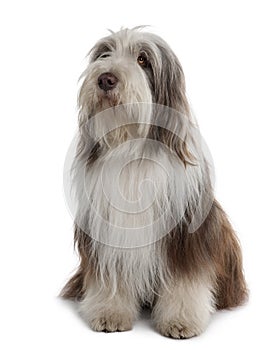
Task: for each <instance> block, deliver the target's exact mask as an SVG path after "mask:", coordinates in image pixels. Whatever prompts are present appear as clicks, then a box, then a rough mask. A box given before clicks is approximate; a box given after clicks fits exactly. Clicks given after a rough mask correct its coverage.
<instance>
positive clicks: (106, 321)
mask: <svg viewBox="0 0 280 350" xmlns="http://www.w3.org/2000/svg"><path fill="white" fill-rule="evenodd" d="M90 327H91V329H93V330H94V331H96V332H124V331H129V330H131V329H132V320H131V319H130V318H128V317H127V316H125V315H120V314H111V315H104V316H101V317H98V318H94V319H93V320H92V321H91V322H90Z"/></svg>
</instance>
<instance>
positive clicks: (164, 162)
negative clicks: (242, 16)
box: [61, 27, 248, 339]
mask: <svg viewBox="0 0 280 350" xmlns="http://www.w3.org/2000/svg"><path fill="white" fill-rule="evenodd" d="M82 79H83V80H82V84H81V88H80V92H79V96H78V103H79V134H78V144H77V149H76V155H75V159H74V162H73V166H72V170H71V171H72V175H71V176H72V184H73V188H74V192H75V199H74V200H75V203H76V209H75V213H74V215H75V233H74V236H75V237H74V239H75V243H76V246H77V249H78V252H79V256H80V264H79V267H78V269H77V271H76V273H75V274H74V276H73V277H72V278H71V279H70V280H69V282H68V283H67V284H66V285H65V287H64V289H63V290H62V293H61V295H62V296H63V297H64V298H68V299H74V300H77V301H78V302H79V310H80V313H81V315H82V317H83V318H84V319H85V320H86V321H87V322H88V323H89V325H90V327H91V328H92V329H93V330H95V331H105V332H115V331H127V330H130V329H132V326H133V322H134V321H135V320H136V319H137V317H138V316H139V314H140V312H141V310H142V308H143V307H148V308H149V309H151V317H152V319H153V322H154V325H155V328H156V329H157V330H158V331H159V333H160V334H162V335H164V336H167V337H172V338H177V339H180V338H190V337H193V336H196V335H199V334H201V333H202V332H203V331H204V330H205V329H206V327H207V325H208V323H209V321H210V318H211V314H212V313H213V312H214V311H215V310H219V309H229V308H232V307H236V306H238V305H241V304H243V303H244V302H245V301H246V299H247V295H248V293H247V287H246V282H245V279H244V274H243V268H242V255H241V248H240V245H239V241H238V239H237V237H236V235H235V232H234V230H233V228H232V226H231V224H230V222H229V220H228V218H227V216H226V214H225V212H224V211H223V209H222V208H221V206H220V204H219V203H218V202H217V200H216V199H215V198H214V194H213V188H212V187H213V184H212V183H213V178H212V175H211V167H212V166H211V160H210V158H209V156H207V152H206V149H205V144H204V143H203V140H202V138H201V136H200V134H199V129H198V127H197V125H196V123H195V121H194V119H193V116H192V113H191V111H190V107H189V103H188V101H187V98H186V94H185V78H184V74H183V70H182V67H181V64H180V63H179V61H178V58H177V57H176V55H175V54H174V53H173V51H172V50H171V48H170V47H169V46H168V44H167V43H166V42H165V41H164V40H163V39H161V38H160V37H159V36H157V35H155V34H153V33H149V32H145V31H144V30H143V28H140V27H137V28H134V29H121V30H120V31H118V32H116V33H114V32H111V33H110V35H109V36H107V37H105V38H103V39H101V40H100V41H98V42H97V44H96V45H95V46H94V47H93V48H92V50H91V51H90V53H89V65H88V67H87V68H86V70H85V72H84V73H83V75H82Z"/></svg>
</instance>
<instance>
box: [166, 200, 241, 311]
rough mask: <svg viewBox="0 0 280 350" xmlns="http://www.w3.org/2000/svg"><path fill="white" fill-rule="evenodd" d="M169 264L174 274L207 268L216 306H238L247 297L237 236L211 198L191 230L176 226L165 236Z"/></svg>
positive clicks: (198, 271) (191, 274) (194, 273)
mask: <svg viewBox="0 0 280 350" xmlns="http://www.w3.org/2000/svg"><path fill="white" fill-rule="evenodd" d="M166 249H167V257H168V265H169V268H170V270H171V271H172V274H173V275H177V276H179V275H184V274H186V275H188V277H195V276H196V275H198V276H199V274H200V273H201V272H203V271H206V272H207V273H208V274H209V275H210V277H211V279H212V280H213V282H215V284H216V293H215V297H216V306H217V308H218V309H224V308H231V307H234V306H238V305H241V304H242V303H243V302H244V301H245V300H246V298H247V288H246V283H245V279H244V275H243V271H242V255H241V250H240V246H239V243H238V240H237V237H236V235H235V233H234V231H233V229H232V227H231V225H230V223H229V221H228V219H227V217H226V214H225V213H224V211H223V210H222V208H221V206H220V205H219V204H218V203H217V201H214V203H213V205H212V208H211V210H210V212H209V214H208V216H207V218H206V219H205V221H204V222H203V224H202V225H201V226H200V227H199V228H198V230H197V231H196V232H194V233H188V232H187V227H184V225H183V226H182V227H180V226H177V228H176V229H175V230H174V231H173V232H171V233H170V234H169V236H167V237H166Z"/></svg>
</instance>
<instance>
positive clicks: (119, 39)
mask: <svg viewBox="0 0 280 350" xmlns="http://www.w3.org/2000/svg"><path fill="white" fill-rule="evenodd" d="M89 55H90V62H89V65H88V67H87V69H86V71H85V72H84V74H83V78H84V81H83V84H82V86H81V90H80V94H79V105H80V111H81V113H80V118H81V120H82V121H83V122H84V121H86V120H88V119H89V118H90V117H91V116H93V115H95V114H96V113H98V112H100V111H103V110H105V109H107V108H110V107H112V106H116V105H120V104H128V103H139V102H145V103H156V104H159V105H165V106H168V107H171V108H173V109H176V110H177V111H179V112H182V113H186V112H187V109H188V104H187V101H186V97H185V80H184V74H183V70H182V67H181V65H180V63H179V61H178V59H177V57H176V56H175V54H174V53H173V51H172V50H171V48H170V47H169V46H168V45H167V43H166V42H165V41H164V40H162V39H161V38H160V37H158V36H157V35H155V34H152V33H147V32H142V31H141V30H139V28H135V29H131V30H130V29H122V30H120V31H119V32H117V33H112V34H111V35H110V36H108V37H105V38H103V39H101V40H100V41H99V42H97V44H96V45H95V46H94V47H93V48H92V50H91V51H90V54H89Z"/></svg>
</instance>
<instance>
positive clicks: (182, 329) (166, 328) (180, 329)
mask: <svg viewBox="0 0 280 350" xmlns="http://www.w3.org/2000/svg"><path fill="white" fill-rule="evenodd" d="M157 329H158V331H159V332H160V334H162V335H164V336H165V337H169V338H174V339H187V338H192V337H195V336H196V335H199V334H200V333H202V330H201V331H200V330H199V329H196V328H195V327H191V326H189V325H186V324H185V323H184V322H180V321H169V322H167V323H164V324H159V325H157Z"/></svg>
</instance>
